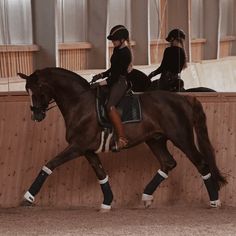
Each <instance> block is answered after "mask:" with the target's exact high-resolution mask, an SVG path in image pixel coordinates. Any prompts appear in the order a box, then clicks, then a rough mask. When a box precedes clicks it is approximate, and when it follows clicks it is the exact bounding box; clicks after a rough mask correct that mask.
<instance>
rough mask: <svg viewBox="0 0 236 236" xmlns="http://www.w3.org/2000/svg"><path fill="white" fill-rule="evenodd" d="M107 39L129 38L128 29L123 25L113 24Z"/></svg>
mask: <svg viewBox="0 0 236 236" xmlns="http://www.w3.org/2000/svg"><path fill="white" fill-rule="evenodd" d="M107 39H109V40H121V39H125V40H127V39H129V31H128V30H127V29H126V28H125V26H123V25H116V26H114V27H113V28H112V29H111V31H110V34H109V35H108V36H107Z"/></svg>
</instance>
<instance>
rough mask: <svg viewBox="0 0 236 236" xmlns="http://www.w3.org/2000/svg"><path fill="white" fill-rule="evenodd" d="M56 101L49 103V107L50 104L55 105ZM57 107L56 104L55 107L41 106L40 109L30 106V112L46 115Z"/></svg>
mask: <svg viewBox="0 0 236 236" xmlns="http://www.w3.org/2000/svg"><path fill="white" fill-rule="evenodd" d="M54 102H55V101H54V100H51V101H50V102H49V103H48V105H50V104H52V103H54ZM56 106H57V104H55V105H53V106H51V107H48V108H47V107H43V106H40V107H35V106H30V110H31V111H32V112H35V113H46V112H47V111H48V110H50V109H52V108H54V107H56Z"/></svg>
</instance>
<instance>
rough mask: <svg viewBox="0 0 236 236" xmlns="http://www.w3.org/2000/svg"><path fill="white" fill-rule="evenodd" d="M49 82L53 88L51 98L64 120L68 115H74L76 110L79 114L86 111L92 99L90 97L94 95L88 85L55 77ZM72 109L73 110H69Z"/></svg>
mask: <svg viewBox="0 0 236 236" xmlns="http://www.w3.org/2000/svg"><path fill="white" fill-rule="evenodd" d="M50 84H51V87H53V90H54V95H53V98H54V100H55V102H56V103H57V105H58V107H59V109H60V111H61V113H62V115H63V117H64V119H65V121H66V120H67V118H68V117H72V116H73V115H75V116H76V113H77V112H76V111H80V115H82V113H85V112H87V111H88V109H89V106H88V104H89V103H90V102H91V101H93V100H94V99H92V98H93V97H94V95H93V93H92V92H91V91H90V89H89V88H88V87H86V86H82V85H81V84H80V83H74V81H71V80H70V79H68V78H60V79H57V78H55V79H54V81H53V80H52V81H51V83H50ZM90 109H91V108H90ZM72 110H73V111H74V112H71V111H72Z"/></svg>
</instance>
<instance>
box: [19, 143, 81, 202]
mask: <svg viewBox="0 0 236 236" xmlns="http://www.w3.org/2000/svg"><path fill="white" fill-rule="evenodd" d="M79 156H80V152H79V150H78V148H77V147H76V146H73V145H69V146H68V147H67V148H66V149H65V150H64V151H62V152H61V153H60V154H58V155H57V156H56V157H55V158H53V159H52V160H50V161H49V162H48V163H47V164H46V165H45V166H43V168H42V170H41V171H40V172H39V174H38V176H37V177H36V179H35V180H34V182H33V184H32V185H31V186H30V188H29V190H28V191H27V192H26V193H25V195H24V199H25V200H26V201H27V202H29V203H33V202H34V200H35V196H36V195H37V194H38V192H39V191H40V189H41V187H42V186H43V184H44V182H45V180H46V179H47V177H48V176H49V175H50V174H52V171H53V170H54V169H55V168H56V167H58V166H60V165H62V164H63V163H65V162H67V161H70V160H72V159H74V158H76V157H79ZM23 204H24V203H23Z"/></svg>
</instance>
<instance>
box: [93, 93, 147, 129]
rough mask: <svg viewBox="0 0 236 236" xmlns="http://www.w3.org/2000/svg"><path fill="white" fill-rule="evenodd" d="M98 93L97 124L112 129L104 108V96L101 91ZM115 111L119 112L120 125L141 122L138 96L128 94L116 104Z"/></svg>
mask: <svg viewBox="0 0 236 236" xmlns="http://www.w3.org/2000/svg"><path fill="white" fill-rule="evenodd" d="M99 93H100V94H99V95H98V96H97V98H96V109H97V115H98V120H99V123H100V124H101V125H102V126H104V127H106V128H112V125H111V123H110V121H109V118H108V116H107V113H106V108H105V102H106V96H104V94H101V93H102V92H101V91H99ZM117 109H118V111H119V112H120V115H121V120H122V123H132V122H140V121H141V120H142V112H141V106H140V101H139V96H138V95H136V94H131V93H129V94H127V95H126V96H125V97H123V98H122V99H121V101H120V103H119V104H118V106H117Z"/></svg>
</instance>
